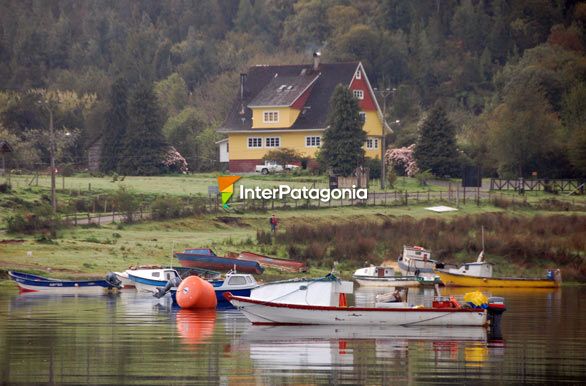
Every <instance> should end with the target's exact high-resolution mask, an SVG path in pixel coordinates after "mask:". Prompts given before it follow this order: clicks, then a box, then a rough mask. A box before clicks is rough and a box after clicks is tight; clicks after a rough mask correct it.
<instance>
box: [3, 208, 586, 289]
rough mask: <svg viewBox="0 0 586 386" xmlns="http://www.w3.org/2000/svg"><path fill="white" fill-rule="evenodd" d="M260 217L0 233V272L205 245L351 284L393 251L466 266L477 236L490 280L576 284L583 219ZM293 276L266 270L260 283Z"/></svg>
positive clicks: (400, 212)
mask: <svg viewBox="0 0 586 386" xmlns="http://www.w3.org/2000/svg"><path fill="white" fill-rule="evenodd" d="M268 215H269V214H267V213H244V214H233V213H222V214H221V215H214V214H205V215H200V216H193V217H189V218H183V219H177V220H167V221H149V222H144V223H137V224H129V225H127V224H120V223H118V224H116V223H113V224H107V225H101V226H97V225H87V226H81V227H79V226H78V227H72V228H67V229H63V230H61V231H59V232H58V234H57V236H56V237H55V238H48V237H46V236H44V235H14V234H11V235H7V234H5V233H3V234H1V235H0V239H17V240H18V239H19V240H23V241H22V242H14V243H6V244H2V245H1V247H0V269H4V270H9V269H14V270H25V271H29V272H37V273H40V274H46V275H51V276H55V277H82V276H86V277H87V276H94V277H99V276H103V275H104V274H105V273H106V272H109V271H115V270H123V269H126V268H127V267H129V266H132V265H139V264H162V265H177V263H176V260H175V259H173V258H172V252H173V251H177V250H182V249H184V248H188V247H210V248H212V249H214V250H215V251H216V252H217V253H218V254H225V253H227V252H238V251H242V250H250V251H254V252H259V253H264V254H267V255H271V256H275V257H285V258H294V259H303V260H305V261H307V263H308V264H309V266H310V271H309V273H307V276H319V275H322V274H324V273H327V272H328V271H329V270H330V269H331V268H332V266H333V265H334V262H337V263H338V265H337V269H338V271H339V272H340V275H341V276H342V277H345V278H349V277H351V275H352V273H353V271H354V270H355V269H356V268H358V267H360V266H362V265H363V264H364V263H365V262H368V263H373V264H380V263H382V262H383V261H393V260H395V259H396V257H397V255H398V254H399V253H400V252H401V250H402V245H403V244H416V245H422V246H425V247H427V248H430V249H432V251H433V253H434V258H437V259H440V260H445V261H446V262H449V263H456V264H458V263H463V262H469V261H474V260H475V259H476V256H477V254H478V253H479V251H480V249H481V236H480V230H481V228H482V227H484V228H485V231H486V239H485V244H486V245H485V249H486V256H487V260H488V261H490V262H492V263H494V264H495V276H511V275H514V276H527V277H529V276H542V275H543V273H544V270H545V269H547V268H555V267H560V268H561V269H562V270H563V273H564V280H565V281H584V280H585V278H586V263H585V262H584V261H585V257H584V251H586V246H585V245H584V243H585V242H586V241H585V240H583V234H584V231H585V229H586V225H585V224H586V215H583V214H580V213H568V212H553V211H539V210H523V209H503V208H498V207H494V206H489V205H484V206H480V207H477V206H476V205H467V206H462V207H461V208H460V210H459V211H457V212H449V213H441V214H438V213H433V212H429V211H427V210H425V209H424V207H423V206H410V207H398V208H385V207H367V208H361V207H344V208H331V209H321V210H311V211H309V210H289V211H281V212H277V216H278V217H279V219H280V224H281V226H280V227H279V230H278V232H277V237H276V238H267V234H268V217H267V216H268ZM294 276H298V275H295V274H283V273H281V272H278V271H274V270H271V269H268V270H267V271H266V273H265V274H263V275H262V279H263V280H274V279H281V278H286V277H294Z"/></svg>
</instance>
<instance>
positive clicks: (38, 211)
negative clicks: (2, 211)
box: [6, 203, 59, 233]
mask: <svg viewBox="0 0 586 386" xmlns="http://www.w3.org/2000/svg"><path fill="white" fill-rule="evenodd" d="M58 223H59V218H57V217H54V216H53V211H52V209H51V206H50V205H47V204H44V203H42V204H40V205H38V206H36V207H34V208H33V209H32V210H31V211H19V212H17V213H15V214H14V215H12V216H9V217H8V218H7V219H6V229H7V230H8V232H11V233H32V232H36V231H40V230H50V231H54V229H55V228H56V227H57V224H58Z"/></svg>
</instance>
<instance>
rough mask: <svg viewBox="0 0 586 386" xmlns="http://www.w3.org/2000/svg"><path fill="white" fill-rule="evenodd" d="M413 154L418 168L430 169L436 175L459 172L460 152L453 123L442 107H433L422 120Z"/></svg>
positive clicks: (452, 174) (450, 174)
mask: <svg viewBox="0 0 586 386" xmlns="http://www.w3.org/2000/svg"><path fill="white" fill-rule="evenodd" d="M413 156H414V157H415V160H416V161H417V165H418V166H419V169H420V170H430V171H431V173H433V174H434V175H436V176H438V177H443V176H451V177H454V176H457V175H458V174H459V169H460V153H459V151H458V147H457V146H456V133H455V129H454V125H453V124H452V123H451V122H450V121H449V119H448V117H447V115H446V112H445V111H444V109H443V108H442V107H440V106H436V107H435V108H433V109H432V110H431V111H430V112H429V115H428V116H427V117H426V118H425V120H424V121H423V123H422V125H421V128H420V129H419V138H418V140H417V144H416V146H415V151H414V152H413Z"/></svg>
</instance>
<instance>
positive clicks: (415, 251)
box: [397, 245, 438, 276]
mask: <svg viewBox="0 0 586 386" xmlns="http://www.w3.org/2000/svg"><path fill="white" fill-rule="evenodd" d="M397 264H398V265H399V269H400V270H401V273H402V274H403V275H405V276H411V275H415V276H433V275H434V273H433V270H434V269H435V268H436V264H438V262H437V261H436V260H433V259H432V258H431V251H430V250H428V249H425V248H423V247H418V246H407V245H405V246H403V253H402V254H401V255H400V256H399V257H398V259H397Z"/></svg>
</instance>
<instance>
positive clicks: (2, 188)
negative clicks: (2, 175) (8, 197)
mask: <svg viewBox="0 0 586 386" xmlns="http://www.w3.org/2000/svg"><path fill="white" fill-rule="evenodd" d="M11 191H12V185H10V184H9V183H8V182H4V183H1V184H0V193H10V192H11Z"/></svg>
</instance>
